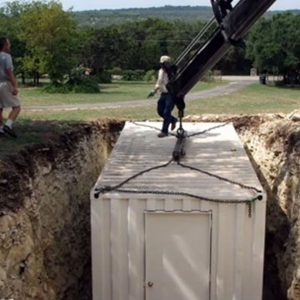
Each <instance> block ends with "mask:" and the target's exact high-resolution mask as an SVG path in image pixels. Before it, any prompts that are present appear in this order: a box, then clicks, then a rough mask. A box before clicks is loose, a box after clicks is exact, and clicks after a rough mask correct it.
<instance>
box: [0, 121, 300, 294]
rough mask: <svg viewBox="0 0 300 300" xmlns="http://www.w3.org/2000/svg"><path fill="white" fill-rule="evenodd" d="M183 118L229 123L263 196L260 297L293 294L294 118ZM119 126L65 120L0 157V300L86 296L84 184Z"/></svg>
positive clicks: (298, 140)
mask: <svg viewBox="0 0 300 300" xmlns="http://www.w3.org/2000/svg"><path fill="white" fill-rule="evenodd" d="M186 119H187V120H188V121H197V122H198V121H201V122H202V121H205V122H216V121H217V122H228V121H231V122H233V123H234V125H235V127H236V129H237V131H238V133H239V134H240V137H241V140H242V141H243V143H244V145H245V148H246V150H247V152H248V154H249V157H250V159H251V161H252V163H253V166H254V167H255V170H256V172H257V174H258V176H259V178H260V180H261V182H262V184H263V186H264V188H265V190H266V192H267V195H268V205H267V234H266V258H265V276H264V280H265V284H264V285H265V290H264V299H265V300H271V299H272V300H274V299H276V300H281V299H300V218H299V206H300V122H297V121H292V120H290V119H289V118H288V117H287V116H285V115H255V116H229V115H220V116H215V115H205V116H201V117H199V116H189V117H187V118H186ZM123 125H124V124H123V122H118V121H106V122H99V123H89V124H82V125H74V127H73V128H72V130H71V131H70V132H68V133H65V134H63V135H61V136H60V137H59V138H58V139H57V138H56V139H54V140H53V142H50V143H47V144H40V145H35V146H31V147H27V148H24V149H23V150H22V151H21V152H20V153H18V154H17V155H14V156H11V157H9V158H7V159H6V160H5V161H2V162H0V299H2V298H4V299H6V298H13V299H14V300H21V299H22V300H23V299H47V300H51V299H83V300H84V299H91V287H90V284H91V275H90V274H91V267H90V224H89V221H90V210H89V209H90V208H89V191H90V188H91V187H92V185H93V184H94V183H95V181H96V178H97V177H98V175H99V173H100V171H101V169H102V167H103V166H104V164H105V162H106V159H107V157H108V155H109V153H110V151H111V150H112V148H113V146H114V143H115V141H116V140H117V137H118V134H119V132H120V131H121V129H122V127H123ZM24 295H25V296H24ZM24 297H25V298H24Z"/></svg>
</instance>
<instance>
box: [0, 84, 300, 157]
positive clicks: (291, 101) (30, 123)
mask: <svg viewBox="0 0 300 300" xmlns="http://www.w3.org/2000/svg"><path fill="white" fill-rule="evenodd" d="M139 85H141V86H140V87H139V88H137V90H139V92H138V93H137V96H134V95H135V94H132V95H133V96H132V95H131V96H130V97H131V98H130V99H131V100H132V97H133V98H135V99H138V98H140V95H141V94H143V95H144V92H145V91H147V92H148V90H149V86H148V85H146V84H145V85H144V86H143V84H140V83H132V85H131V84H128V85H124V84H122V86H123V88H122V89H123V90H127V91H129V90H130V87H132V86H134V87H137V86H139ZM198 88H203V86H202V87H198ZM107 89H108V90H109V89H112V90H113V89H115V90H118V88H117V87H108V88H107ZM141 91H143V92H141ZM28 93H29V91H28ZM34 93H37V91H35V92H34ZM112 93H113V94H114V92H112ZM128 93H129V92H128ZM131 93H133V91H131ZM36 96H37V95H36V94H35V97H36ZM44 96H45V97H46V96H47V97H52V98H53V99H54V100H53V101H54V102H55V101H58V99H60V97H61V96H60V95H44ZM64 96H65V97H70V99H72V97H73V96H76V97H77V95H64ZM83 96H84V97H90V96H87V95H83ZM126 97H129V96H128V95H126V96H124V98H123V99H125V98H126ZM25 99H26V97H25ZM76 99H77V100H78V101H79V98H76ZM127 99H129V98H127ZM70 101H73V100H70ZM124 101H125V100H124ZM51 103H52V102H51ZM72 103H74V102H72ZM81 103H82V102H81ZM48 104H49V103H48ZM53 104H54V103H53ZM295 109H300V89H288V88H279V87H270V86H263V85H259V84H253V85H251V86H248V87H247V88H245V89H244V90H242V91H239V92H236V93H233V94H230V95H224V96H219V97H213V98H209V99H205V100H198V101H197V100H196V101H192V102H187V108H186V112H185V114H186V115H199V114H204V113H212V114H226V113H228V114H256V113H277V112H283V113H289V112H291V111H293V110H295ZM174 113H175V114H177V113H176V112H175V111H174ZM103 118H114V119H122V120H147V119H156V120H157V119H159V117H158V116H157V114H156V101H155V100H153V105H151V106H146V107H139V108H131V107H122V108H120V107H119V108H114V109H99V110H88V111H77V110H75V111H73V110H72V111H58V112H57V111H55V112H53V111H43V112H25V111H23V112H22V113H21V115H20V118H19V119H18V122H17V123H16V131H17V133H18V134H19V138H18V139H16V140H13V139H8V138H2V139H1V140H0V159H1V158H2V159H3V158H4V157H5V156H7V155H9V154H12V153H16V152H17V151H18V150H19V149H21V148H22V147H23V146H24V145H28V144H35V143H41V142H46V141H47V140H49V138H51V137H53V136H54V135H57V133H61V132H63V131H65V130H66V129H68V128H70V127H69V123H74V122H82V121H92V120H96V119H103Z"/></svg>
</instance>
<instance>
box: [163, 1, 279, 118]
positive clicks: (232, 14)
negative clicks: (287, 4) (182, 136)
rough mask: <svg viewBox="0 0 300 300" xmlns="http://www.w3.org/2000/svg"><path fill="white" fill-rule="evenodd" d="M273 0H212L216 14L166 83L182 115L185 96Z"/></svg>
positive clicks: (244, 33) (183, 55) (181, 57)
mask: <svg viewBox="0 0 300 300" xmlns="http://www.w3.org/2000/svg"><path fill="white" fill-rule="evenodd" d="M275 1H276V0H240V1H239V2H238V3H237V4H236V5H235V6H234V7H233V6H232V0H211V4H212V7H213V12H214V15H215V17H214V18H213V19H211V20H210V21H209V22H208V23H207V25H206V26H205V27H204V28H203V30H201V32H200V33H199V34H198V35H197V36H196V37H195V39H194V40H193V41H192V42H191V44H190V45H189V46H188V47H187V48H186V49H185V50H184V52H183V53H182V54H181V55H180V56H179V57H178V59H177V60H176V62H175V64H176V67H177V72H176V75H175V76H174V78H172V79H171V80H170V82H169V84H168V86H167V88H168V90H169V92H170V93H171V94H172V96H173V98H174V101H175V104H176V106H177V107H178V109H179V111H181V113H182V114H183V110H184V108H185V104H184V97H185V95H186V94H187V93H188V92H189V91H190V90H191V89H192V88H193V86H194V85H195V84H196V83H197V82H198V81H199V80H200V79H201V78H202V77H203V76H204V75H205V73H206V72H207V71H208V70H210V69H211V68H212V67H213V66H214V65H215V64H216V63H217V62H218V61H219V60H220V59H221V58H222V57H223V56H224V55H225V54H226V52H227V51H228V49H229V48H230V47H231V46H232V45H235V44H237V43H239V41H241V40H242V39H243V37H244V36H245V35H246V34H247V32H248V31H249V29H250V28H251V27H252V26H253V25H254V23H255V22H256V21H257V20H258V19H259V18H260V17H261V16H262V15H263V14H264V13H265V12H266V11H267V10H268V8H269V7H270V6H271V5H272V4H273V3H274V2H275Z"/></svg>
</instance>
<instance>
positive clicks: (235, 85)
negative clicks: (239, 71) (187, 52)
mask: <svg viewBox="0 0 300 300" xmlns="http://www.w3.org/2000/svg"><path fill="white" fill-rule="evenodd" d="M252 83H253V80H236V81H233V82H230V83H228V84H227V85H222V86H218V87H215V88H213V89H210V90H205V91H200V92H195V93H191V94H188V95H187V96H186V98H185V100H186V101H194V100H199V99H206V98H211V97H216V96H221V95H228V94H231V93H234V92H237V91H239V90H241V89H243V88H244V87H246V86H248V85H250V84H252ZM155 103H156V101H155V100H154V99H151V100H149V99H141V100H134V101H123V102H113V103H109V102H107V103H93V104H91V103H80V104H62V105H34V106H24V107H23V110H24V111H44V110H47V111H49V110H51V111H62V110H65V111H68V110H95V109H107V108H118V107H145V106H149V105H153V104H155Z"/></svg>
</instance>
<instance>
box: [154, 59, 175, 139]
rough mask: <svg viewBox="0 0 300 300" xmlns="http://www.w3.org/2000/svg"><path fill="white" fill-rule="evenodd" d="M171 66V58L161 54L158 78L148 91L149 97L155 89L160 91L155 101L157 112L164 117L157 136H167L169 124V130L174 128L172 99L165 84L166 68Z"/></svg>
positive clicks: (167, 78)
mask: <svg viewBox="0 0 300 300" xmlns="http://www.w3.org/2000/svg"><path fill="white" fill-rule="evenodd" d="M170 67H171V58H170V57H169V56H166V55H165V56H162V57H161V58H160V70H159V72H158V79H157V82H156V85H155V87H154V90H153V91H151V92H150V94H149V95H148V98H149V97H153V96H154V95H155V94H156V93H157V91H160V93H161V94H160V98H159V100H158V102H157V113H158V114H159V115H160V116H161V117H162V118H163V119H164V121H163V125H162V129H161V132H160V133H159V134H158V137H160V138H163V137H166V136H168V133H169V126H170V124H171V130H174V129H175V128H176V122H177V119H176V118H175V117H174V116H172V110H173V109H174V106H175V104H174V101H173V99H172V96H171V95H170V93H169V92H168V89H167V84H168V82H169V79H170V78H169V75H168V70H169V69H170Z"/></svg>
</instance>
